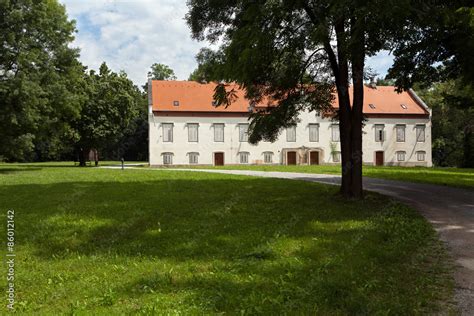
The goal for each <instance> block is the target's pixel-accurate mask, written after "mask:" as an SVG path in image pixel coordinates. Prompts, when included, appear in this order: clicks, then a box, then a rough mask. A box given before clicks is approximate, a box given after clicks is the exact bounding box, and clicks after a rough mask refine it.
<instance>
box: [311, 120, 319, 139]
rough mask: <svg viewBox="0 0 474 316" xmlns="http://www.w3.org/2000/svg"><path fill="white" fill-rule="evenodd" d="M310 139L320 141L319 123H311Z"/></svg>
mask: <svg viewBox="0 0 474 316" xmlns="http://www.w3.org/2000/svg"><path fill="white" fill-rule="evenodd" d="M309 141H310V142H319V124H309Z"/></svg>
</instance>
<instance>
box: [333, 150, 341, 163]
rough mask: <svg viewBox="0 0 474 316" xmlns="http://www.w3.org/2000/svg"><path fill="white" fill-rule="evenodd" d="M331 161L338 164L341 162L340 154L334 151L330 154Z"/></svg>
mask: <svg viewBox="0 0 474 316" xmlns="http://www.w3.org/2000/svg"><path fill="white" fill-rule="evenodd" d="M332 161H334V162H340V161H341V152H340V151H335V152H333V153H332Z"/></svg>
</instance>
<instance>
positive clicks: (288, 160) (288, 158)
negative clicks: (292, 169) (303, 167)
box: [286, 151, 296, 165]
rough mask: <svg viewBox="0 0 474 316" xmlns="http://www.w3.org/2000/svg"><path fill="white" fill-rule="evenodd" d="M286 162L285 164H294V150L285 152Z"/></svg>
mask: <svg viewBox="0 0 474 316" xmlns="http://www.w3.org/2000/svg"><path fill="white" fill-rule="evenodd" d="M286 164H287V165H296V151H289V152H288V153H287V154H286Z"/></svg>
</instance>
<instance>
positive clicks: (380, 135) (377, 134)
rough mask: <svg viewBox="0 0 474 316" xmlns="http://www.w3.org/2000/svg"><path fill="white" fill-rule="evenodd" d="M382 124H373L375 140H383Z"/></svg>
mask: <svg viewBox="0 0 474 316" xmlns="http://www.w3.org/2000/svg"><path fill="white" fill-rule="evenodd" d="M383 129H384V125H383V124H376V125H375V141H376V142H383V141H384V131H383Z"/></svg>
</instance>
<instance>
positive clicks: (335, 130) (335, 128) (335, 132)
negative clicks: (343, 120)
mask: <svg viewBox="0 0 474 316" xmlns="http://www.w3.org/2000/svg"><path fill="white" fill-rule="evenodd" d="M340 139H341V138H340V135H339V124H333V125H332V126H331V140H332V141H333V142H339V141H340Z"/></svg>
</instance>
